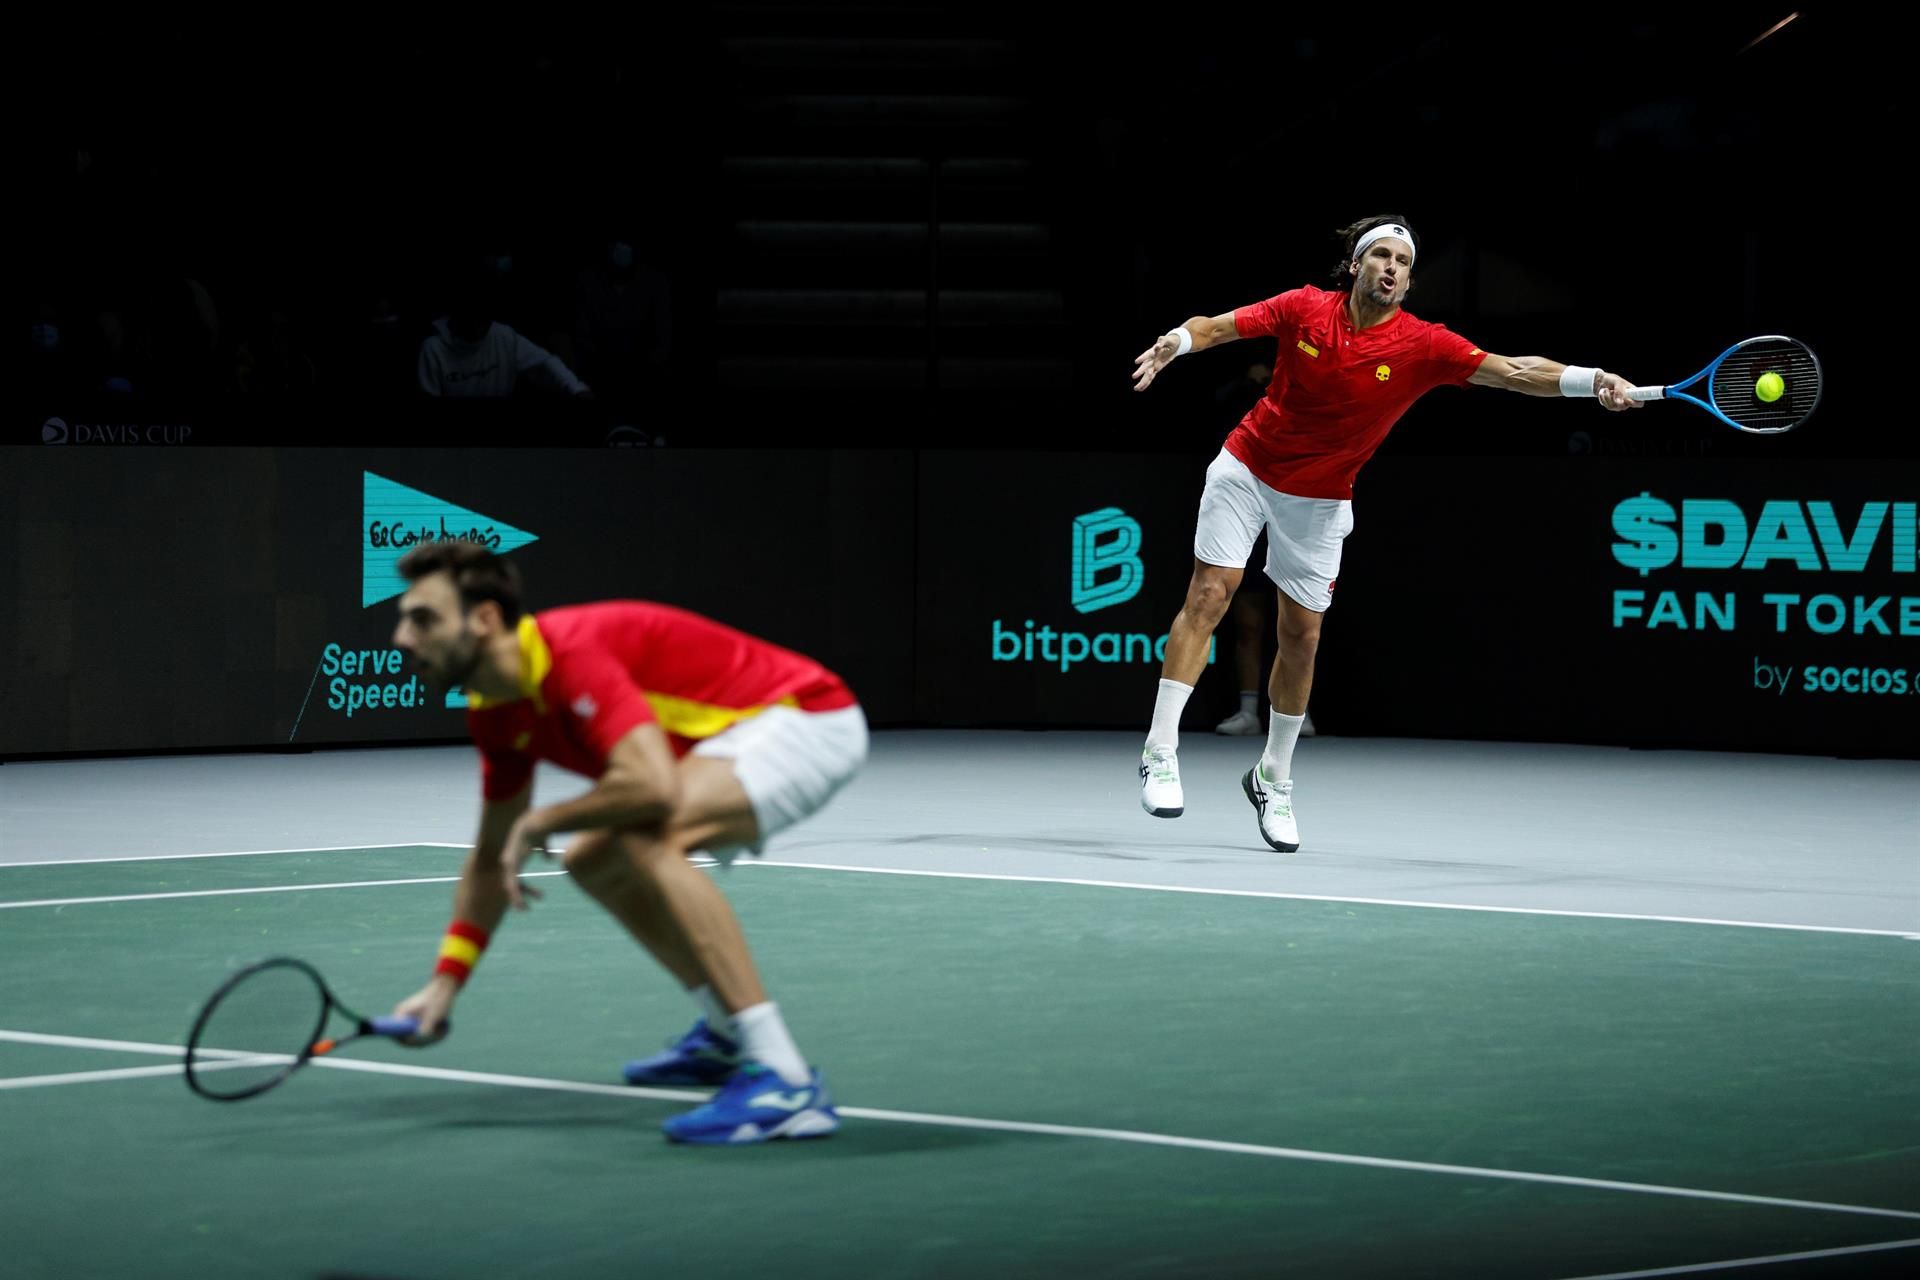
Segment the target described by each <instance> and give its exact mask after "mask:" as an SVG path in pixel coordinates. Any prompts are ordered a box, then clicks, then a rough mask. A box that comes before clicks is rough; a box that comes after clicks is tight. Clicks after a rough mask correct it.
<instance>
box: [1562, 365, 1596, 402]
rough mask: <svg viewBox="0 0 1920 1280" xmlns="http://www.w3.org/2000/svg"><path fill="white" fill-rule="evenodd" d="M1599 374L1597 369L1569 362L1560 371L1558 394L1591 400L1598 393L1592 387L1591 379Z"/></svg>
mask: <svg viewBox="0 0 1920 1280" xmlns="http://www.w3.org/2000/svg"><path fill="white" fill-rule="evenodd" d="M1599 376H1600V371H1599V370H1598V369H1587V368H1583V367H1582V366H1580V365H1577V364H1570V365H1568V366H1567V367H1566V368H1564V369H1562V370H1561V371H1560V394H1561V395H1563V396H1570V397H1577V398H1583V399H1588V400H1591V399H1592V398H1593V397H1594V396H1595V395H1597V394H1599V393H1598V392H1596V391H1595V390H1594V389H1593V380H1594V379H1595V378H1597V377H1599Z"/></svg>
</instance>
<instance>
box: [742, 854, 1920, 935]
mask: <svg viewBox="0 0 1920 1280" xmlns="http://www.w3.org/2000/svg"><path fill="white" fill-rule="evenodd" d="M733 865H734V866H736V867H797V868H800V869H802V870H806V871H852V872H860V873H864V874H866V875H876V876H931V877H934V878H936V879H942V880H1007V881H1012V882H1014V883H1016V884H1070V885H1081V886H1084V887H1087V888H1092V889H1139V890H1143V891H1146V892H1149V893H1204V894H1212V895H1214V896H1216V897H1222V898H1279V899H1283V900H1285V901H1289V902H1350V903H1356V904H1358V905H1360V906H1367V907H1424V908H1426V909H1428V910H1431V911H1489V912H1494V913H1497V914H1501V915H1520V916H1573V917H1575V918H1577V919H1583V920H1643V921H1647V922H1649V923H1653V924H1711V925H1721V926H1724V927H1726V928H1732V929H1788V930H1793V931H1795V932H1799V933H1856V934H1864V935H1866V936H1868V937H1874V938H1920V933H1916V932H1915V931H1914V930H1912V929H1849V928H1844V927H1842V926H1840V925H1829V924H1778V923H1775V922H1773V921H1770V920H1716V919H1712V918H1710V917H1705V916H1654V915H1639V914H1635V913H1631V912H1625V911H1562V910H1557V909H1555V908H1552V907H1488V906H1475V905H1473V904H1470V903H1465V902H1417V901H1412V900H1410V899H1403V898H1350V897H1345V896H1343V895H1339V894H1325V893H1280V892H1276V891H1273V890H1267V889H1208V888H1199V887H1196V886H1193V885H1183V884H1139V883H1135V882H1132V881H1126V880H1078V879H1069V878H1067V877H1064V876H1010V875H995V874H990V873H988V872H984V871H920V870H910V869H905V868H900V867H854V866H838V865H834V864H830V863H824V862H770V861H763V860H761V859H758V858H741V859H740V860H739V861H737V862H735V863H734V864H733Z"/></svg>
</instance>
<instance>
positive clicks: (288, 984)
mask: <svg viewBox="0 0 1920 1280" xmlns="http://www.w3.org/2000/svg"><path fill="white" fill-rule="evenodd" d="M335 1019H344V1020H345V1022H346V1023H348V1024H349V1026H350V1028H351V1029H348V1030H344V1031H343V1032H342V1033H340V1034H336V1035H331V1036H330V1035H329V1034H328V1024H329V1023H330V1022H333V1021H334V1020H335ZM450 1030H452V1026H451V1024H450V1023H442V1024H441V1025H440V1026H439V1028H437V1029H436V1030H435V1032H434V1034H433V1035H432V1036H430V1037H427V1038H425V1039H421V1038H420V1037H419V1032H420V1023H419V1021H418V1019H415V1018H402V1017H385V1018H363V1017H361V1016H360V1015H359V1014H357V1013H355V1012H354V1011H353V1010H352V1009H349V1008H348V1007H347V1006H346V1005H344V1004H342V1003H341V1002H340V999H339V997H337V996H335V995H334V994H333V992H332V991H331V990H330V989H329V988H328V986H327V984H326V980H325V979H323V978H322V977H321V976H320V973H319V971H318V970H316V969H315V968H314V967H313V966H312V965H310V964H308V963H307V962H306V961H304V960H296V959H294V958H292V957H291V956H275V957H273V958H271V959H267V960H261V961H258V962H256V963H254V964H250V965H248V966H247V967H246V968H244V969H242V970H240V972H238V973H236V974H234V975H233V976H232V977H230V978H228V979H227V980H226V981H225V982H223V983H221V984H220V989H219V990H218V991H215V992H214V993H213V995H212V997H211V998H209V999H208V1001H207V1003H206V1006H205V1007H204V1008H202V1009H201V1010H200V1015H199V1017H197V1018H195V1019H194V1021H193V1030H192V1031H191V1032H190V1033H189V1034H188V1036H187V1060H186V1067H187V1070H186V1076H187V1087H188V1088H190V1089H192V1090H193V1091H194V1092H195V1093H197V1094H199V1095H200V1096H201V1097H203V1098H210V1099H212V1100H213V1101H215V1102H238V1101H240V1100H241V1099H243V1098H257V1097H259V1096H260V1095H261V1094H263V1093H265V1092H266V1091H267V1090H269V1089H271V1088H273V1087H274V1086H276V1085H278V1084H281V1083H283V1082H284V1081H285V1080H286V1079H287V1078H288V1077H289V1076H291V1075H293V1073H294V1072H296V1071H298V1070H299V1069H300V1068H301V1067H304V1066H306V1065H307V1063H309V1062H311V1061H312V1060H313V1059H315V1058H318V1057H322V1056H324V1055H326V1054H329V1053H332V1052H334V1051H335V1050H336V1049H339V1048H340V1047H342V1046H343V1045H347V1044H351V1043H352V1042H353V1041H355V1040H359V1039H362V1038H363V1037H366V1036H381V1037H384V1038H386V1039H389V1040H397V1041H399V1042H401V1043H402V1044H407V1045H413V1046H419V1045H426V1044H433V1043H436V1042H437V1041H439V1040H440V1039H442V1038H443V1037H444V1036H445V1035H446V1033H447V1032H448V1031H450Z"/></svg>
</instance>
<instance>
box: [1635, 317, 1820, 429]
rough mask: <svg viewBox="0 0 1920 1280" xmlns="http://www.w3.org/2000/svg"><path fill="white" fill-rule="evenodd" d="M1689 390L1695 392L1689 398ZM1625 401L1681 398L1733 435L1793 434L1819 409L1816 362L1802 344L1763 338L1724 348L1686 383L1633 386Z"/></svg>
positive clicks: (1769, 336) (1777, 336)
mask: <svg viewBox="0 0 1920 1280" xmlns="http://www.w3.org/2000/svg"><path fill="white" fill-rule="evenodd" d="M1702 384H1704V385H1702ZM1689 387H1691V388H1693V390H1694V394H1691V395H1689V394H1688V392H1687V389H1688V388H1689ZM1702 394H1704V395H1705V396H1706V398H1705V399H1704V400H1703V399H1701V395H1702ZM1769 396H1771V398H1769ZM1627 398H1628V399H1629V400H1684V401H1686V402H1687V403H1688V404H1691V405H1697V406H1699V407H1700V408H1702V409H1705V410H1706V411H1707V412H1708V413H1710V414H1712V415H1713V416H1714V417H1716V418H1718V419H1720V421H1722V422H1724V423H1726V424H1727V425H1728V426H1730V427H1732V428H1733V429H1734V430H1736V431H1746V432H1750V433H1752V434H1753V435H1761V436H1771V435H1778V434H1780V433H1781V432H1782V431H1791V430H1793V429H1794V428H1795V427H1797V426H1799V425H1800V424H1801V423H1803V422H1805V421H1806V420H1807V419H1808V418H1810V417H1812V416H1813V411H1814V410H1815V409H1817V408H1819V407H1820V358H1819V357H1818V356H1816V355H1814V354H1813V349H1812V348H1811V347H1809V346H1807V344H1806V343H1804V342H1800V341H1798V340H1797V339H1794V338H1789V337H1785V336H1783V335H1781V334H1777V333H1775V334H1765V335H1763V336H1761V337H1758V338H1748V339H1747V340H1746V341H1745V342H1737V343H1735V344H1734V345H1733V346H1731V347H1728V348H1727V349H1726V350H1725V351H1722V352H1721V353H1720V354H1719V356H1718V357H1717V358H1715V360H1714V362H1713V363H1712V364H1710V365H1708V366H1707V367H1706V368H1704V369H1702V370H1701V371H1700V372H1698V373H1696V374H1694V375H1693V376H1692V377H1691V378H1688V379H1687V380H1686V381H1685V382H1675V383H1672V384H1670V385H1668V386H1664V387H1634V388H1632V389H1631V390H1629V391H1628V392H1627Z"/></svg>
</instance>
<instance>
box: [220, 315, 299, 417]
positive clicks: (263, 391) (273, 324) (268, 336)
mask: <svg viewBox="0 0 1920 1280" xmlns="http://www.w3.org/2000/svg"><path fill="white" fill-rule="evenodd" d="M233 380H234V385H235V386H237V387H238V388H239V389H240V391H241V392H242V393H244V394H247V395H270V396H298V397H303V398H310V397H311V396H312V395H313V393H314V390H315V388H316V386H317V385H318V383H319V377H318V375H317V374H316V372H315V370H314V364H313V358H312V357H311V356H310V355H308V354H307V350H306V344H305V342H304V341H303V340H302V338H301V335H300V334H299V333H298V331H297V329H296V327H295V324H294V322H293V320H292V318H291V317H290V316H288V314H287V312H286V311H285V310H284V309H282V308H280V307H273V308H270V309H269V310H268V311H267V313H266V314H265V315H264V316H261V317H259V318H258V320H256V322H255V324H254V326H253V332H252V333H250V334H248V335H247V337H246V339H245V340H243V341H242V342H241V343H240V345H239V346H238V347H236V348H234V353H233Z"/></svg>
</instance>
